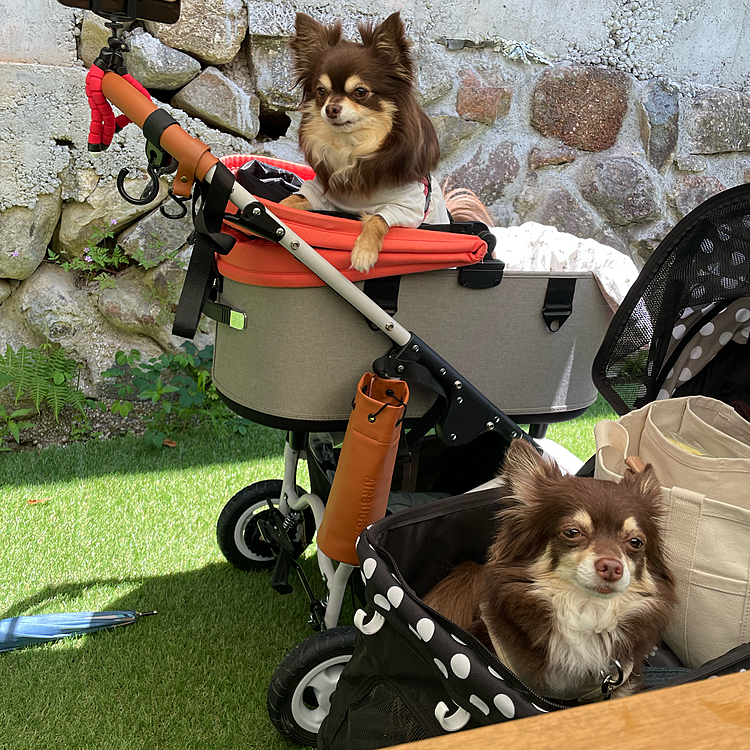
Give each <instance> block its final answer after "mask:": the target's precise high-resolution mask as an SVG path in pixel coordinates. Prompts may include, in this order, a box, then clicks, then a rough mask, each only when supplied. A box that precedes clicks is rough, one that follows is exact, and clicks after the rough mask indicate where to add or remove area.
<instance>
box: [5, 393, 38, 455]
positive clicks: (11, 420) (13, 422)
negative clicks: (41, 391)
mask: <svg viewBox="0 0 750 750" xmlns="http://www.w3.org/2000/svg"><path fill="white" fill-rule="evenodd" d="M32 411H33V409H16V410H15V411H14V412H11V413H10V414H8V412H7V411H6V410H5V407H4V406H3V405H2V404H0V451H9V450H10V448H8V446H5V445H2V443H3V441H4V440H5V438H6V437H7V436H8V435H12V436H13V438H14V440H15V441H16V442H17V443H20V442H21V430H27V429H28V428H29V427H33V426H34V423H33V422H19V421H18V420H19V419H20V418H21V417H25V416H27V415H29V414H31V413H32Z"/></svg>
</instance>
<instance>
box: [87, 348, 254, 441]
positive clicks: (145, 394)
mask: <svg viewBox="0 0 750 750" xmlns="http://www.w3.org/2000/svg"><path fill="white" fill-rule="evenodd" d="M212 361H213V346H207V347H205V348H204V349H200V350H199V349H198V348H197V347H196V346H195V344H193V343H191V342H189V341H186V342H185V343H184V344H183V345H182V347H181V351H179V352H177V353H174V354H171V353H165V354H162V355H161V356H159V357H155V358H152V359H150V360H149V361H148V362H143V361H141V354H140V352H139V351H138V350H136V349H132V350H131V351H130V354H126V353H125V352H123V351H120V352H118V353H117V355H116V357H115V366H114V367H111V368H110V369H109V370H105V371H104V372H103V373H102V375H103V376H104V377H106V378H112V379H114V381H115V384H116V385H117V386H118V390H117V393H118V396H119V397H120V399H121V400H118V401H115V402H114V404H113V405H112V407H111V409H112V411H113V412H115V413H118V414H121V415H122V416H127V414H128V413H129V412H130V410H131V409H132V403H131V399H134V398H135V399H138V400H140V401H150V402H151V404H152V405H153V407H154V411H153V413H152V415H151V417H150V421H149V425H148V429H147V430H146V433H145V435H144V438H143V439H144V442H145V443H146V445H149V446H153V447H156V448H161V447H162V446H163V445H164V441H165V440H168V439H169V438H171V437H172V436H173V435H176V434H177V433H178V432H179V431H180V430H184V429H186V428H188V427H190V426H193V425H209V426H211V427H213V428H215V429H220V428H222V427H227V426H228V427H229V428H230V429H232V430H233V431H234V432H238V433H239V434H242V435H244V434H246V432H247V426H248V425H249V424H250V422H249V421H248V420H246V419H243V418H240V417H236V416H235V415H234V414H233V413H232V412H230V411H229V409H227V408H226V406H224V404H223V403H222V402H221V400H220V399H219V394H218V393H217V391H216V388H215V387H214V384H213V380H212V379H211V362H212Z"/></svg>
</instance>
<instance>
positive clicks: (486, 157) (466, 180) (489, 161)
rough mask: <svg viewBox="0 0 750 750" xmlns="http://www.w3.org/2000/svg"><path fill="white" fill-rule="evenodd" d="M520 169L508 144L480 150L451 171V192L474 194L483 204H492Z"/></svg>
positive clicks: (512, 148) (509, 143)
mask: <svg viewBox="0 0 750 750" xmlns="http://www.w3.org/2000/svg"><path fill="white" fill-rule="evenodd" d="M520 169H521V165H520V163H519V161H518V159H517V158H516V155H515V152H514V144H513V143H512V142H511V141H503V142H502V143H500V144H498V145H497V146H495V147H493V148H490V147H488V146H481V147H480V148H479V149H478V150H477V152H476V153H475V154H474V156H473V157H472V159H471V160H470V161H469V162H468V163H467V164H465V165H464V166H462V167H461V168H460V169H458V170H456V171H454V173H453V174H452V175H451V176H450V178H449V186H450V187H451V188H456V187H462V188H468V189H469V190H473V191H474V192H475V193H476V194H477V195H478V196H479V198H480V200H481V201H482V202H483V203H484V204H485V205H489V204H490V203H494V202H495V201H496V200H497V199H498V198H500V197H501V196H502V194H503V191H504V190H505V188H506V187H507V186H508V185H510V184H511V183H512V182H513V181H514V180H515V179H516V177H518V173H519V172H520Z"/></svg>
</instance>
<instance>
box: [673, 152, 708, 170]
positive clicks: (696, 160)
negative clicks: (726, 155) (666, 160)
mask: <svg viewBox="0 0 750 750" xmlns="http://www.w3.org/2000/svg"><path fill="white" fill-rule="evenodd" d="M674 163H675V166H676V167H677V170H678V171H679V172H705V171H706V170H707V169H708V160H707V159H706V157H705V156H697V155H695V154H689V155H688V156H676V157H675V159H674Z"/></svg>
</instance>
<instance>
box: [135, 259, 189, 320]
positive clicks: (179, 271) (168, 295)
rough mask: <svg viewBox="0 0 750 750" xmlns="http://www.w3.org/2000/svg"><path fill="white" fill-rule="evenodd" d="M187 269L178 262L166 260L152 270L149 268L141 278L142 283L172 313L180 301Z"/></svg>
mask: <svg viewBox="0 0 750 750" xmlns="http://www.w3.org/2000/svg"><path fill="white" fill-rule="evenodd" d="M186 274H187V268H186V264H185V263H181V262H180V261H179V260H167V261H164V263H160V264H159V265H158V266H155V267H154V268H149V269H148V271H146V273H145V274H144V276H143V283H144V284H145V285H146V286H147V287H148V288H149V289H151V291H152V292H153V293H154V294H155V295H156V296H157V297H158V298H159V299H160V300H161V302H162V304H164V305H167V306H168V307H169V308H170V309H171V310H172V312H174V311H175V310H176V309H177V303H178V302H179V301H180V293H181V291H182V285H183V284H184V283H185V276H186Z"/></svg>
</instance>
